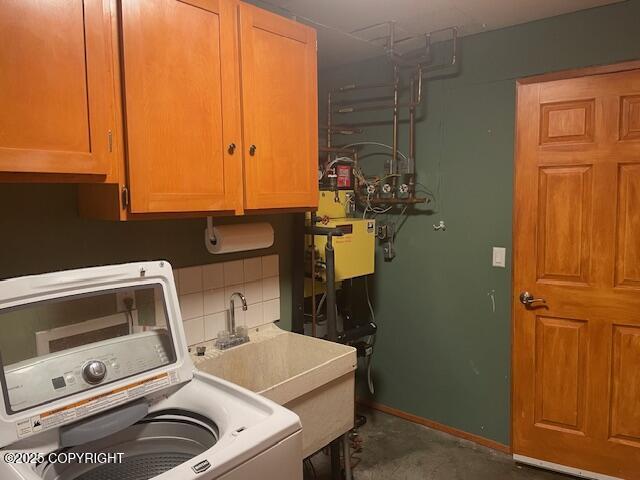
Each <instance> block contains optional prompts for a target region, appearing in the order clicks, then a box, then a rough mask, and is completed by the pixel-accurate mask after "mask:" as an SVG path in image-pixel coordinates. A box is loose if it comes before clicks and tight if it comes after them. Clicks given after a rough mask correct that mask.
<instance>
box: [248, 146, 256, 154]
mask: <svg viewBox="0 0 640 480" xmlns="http://www.w3.org/2000/svg"><path fill="white" fill-rule="evenodd" d="M255 154H256V146H255V145H251V146H250V147H249V155H251V156H252V157H253V156H254V155H255Z"/></svg>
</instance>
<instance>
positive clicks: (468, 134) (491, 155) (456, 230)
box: [321, 0, 640, 443]
mask: <svg viewBox="0 0 640 480" xmlns="http://www.w3.org/2000/svg"><path fill="white" fill-rule="evenodd" d="M639 22H640V1H639V0H633V1H629V2H624V3H621V4H616V5H613V6H608V7H603V8H598V9H592V10H587V11H583V12H579V13H575V14H570V15H565V16H561V17H555V18H551V19H547V20H543V21H538V22H533V23H529V24H525V25H520V26H516V27H512V28H507V29H502V30H498V31H494V32H487V33H483V34H479V35H474V36H470V37H466V38H464V39H463V41H462V58H461V62H462V66H461V68H462V71H461V74H460V75H459V76H457V77H455V78H449V79H445V80H436V81H431V82H429V84H428V96H427V102H426V109H425V111H424V112H423V115H424V119H423V120H422V121H421V122H420V123H419V124H418V127H417V152H418V154H417V165H418V166H417V171H418V174H419V181H420V182H422V183H424V184H426V185H427V187H428V188H429V189H430V190H431V191H433V192H434V193H435V195H436V197H437V198H436V202H435V206H434V209H435V212H432V213H427V214H425V213H423V214H417V215H411V216H409V218H408V220H407V222H406V223H405V224H404V226H403V227H402V230H401V231H400V233H399V235H398V239H397V257H396V259H395V260H393V262H391V263H384V262H383V261H382V255H381V252H380V250H378V254H379V255H378V258H377V264H376V274H375V276H374V278H373V282H372V284H370V286H372V287H373V288H372V290H373V291H374V296H375V308H376V311H377V319H378V321H379V326H380V333H379V338H378V343H377V345H376V353H375V356H374V369H375V383H376V395H375V400H376V401H378V402H381V403H383V404H386V405H390V406H393V407H396V408H398V409H401V410H404V411H407V412H411V413H413V414H416V415H419V416H422V417H426V418H429V419H432V420H435V421H437V422H441V423H444V424H447V425H450V426H453V427H456V428H459V429H462V430H465V431H468V432H472V433H475V434H479V435H482V436H484V437H488V438H491V439H494V440H496V441H499V442H503V443H509V429H510V413H509V405H510V394H509V392H510V335H511V331H510V328H511V326H510V308H511V304H510V295H511V268H506V269H501V268H493V267H491V247H492V246H503V247H507V252H508V254H507V261H508V262H509V263H510V262H511V216H512V177H513V150H514V118H515V80H516V79H517V78H520V77H524V76H528V75H532V74H539V73H544V72H550V71H556V70H563V69H568V68H574V67H582V66H588V65H595V64H606V63H613V62H617V61H622V60H629V59H637V58H640V27H639V25H640V24H639ZM388 71H389V69H388V67H387V66H386V62H385V61H384V60H373V61H367V62H364V63H361V64H357V65H353V66H349V67H343V68H338V69H333V70H331V71H323V72H322V74H321V86H322V87H323V88H324V89H326V88H328V87H329V86H338V85H342V84H346V83H351V82H352V81H354V80H356V81H363V82H366V81H375V80H376V79H378V78H380V77H381V75H382V76H385V75H386V76H388V75H387V72H388ZM324 101H325V98H324V97H322V96H321V105H322V104H324ZM365 138H366V139H370V140H382V141H387V142H388V141H389V140H390V139H389V135H388V131H386V132H385V131H381V130H372V131H369V132H368V133H367V134H366V135H362V136H360V137H359V138H358V139H365ZM347 140H349V141H351V140H354V137H348V138H347ZM405 145H406V144H402V145H401V147H402V149H403V150H404V151H406V146H405ZM439 220H444V221H445V222H446V225H447V230H446V231H445V232H436V231H434V230H433V227H432V225H433V224H434V223H437V222H438V221H439ZM492 290H493V291H495V299H496V311H495V313H493V312H492V310H491V300H490V298H489V297H488V295H487V294H488V293H489V292H490V291H492Z"/></svg>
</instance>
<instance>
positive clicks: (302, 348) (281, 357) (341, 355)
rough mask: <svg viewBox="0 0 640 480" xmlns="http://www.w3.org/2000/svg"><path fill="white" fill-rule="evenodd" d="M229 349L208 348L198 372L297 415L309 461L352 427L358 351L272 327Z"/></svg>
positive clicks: (254, 331)
mask: <svg viewBox="0 0 640 480" xmlns="http://www.w3.org/2000/svg"><path fill="white" fill-rule="evenodd" d="M249 337H250V339H251V340H250V342H249V343H245V344H243V345H240V346H238V347H234V348H230V349H228V350H223V351H222V350H217V349H216V348H215V347H214V346H213V343H212V342H208V343H207V344H205V345H206V346H207V350H206V353H205V355H204V356H194V357H193V361H194V363H195V364H196V367H197V368H198V369H200V370H202V371H205V372H207V373H210V374H212V375H215V376H217V377H220V378H224V379H225V380H229V381H230V382H233V383H235V384H237V385H240V386H242V387H245V388H247V389H249V390H252V391H254V392H256V393H259V394H260V395H263V396H265V397H267V398H269V399H270V400H273V401H274V402H276V403H278V404H280V405H284V406H285V407H287V408H288V409H289V410H292V411H294V412H295V413H297V414H298V416H299V417H300V421H301V422H302V436H303V454H304V456H305V457H307V456H309V455H311V454H312V453H314V452H316V451H318V450H319V449H320V448H322V447H324V446H325V445H326V444H327V443H329V442H330V441H332V440H334V439H335V438H337V437H339V436H340V435H342V434H343V433H346V432H348V431H349V430H350V429H351V428H353V418H354V382H355V380H354V379H355V369H356V362H357V358H356V349H355V348H353V347H348V346H345V345H340V344H337V343H333V342H327V341H325V340H320V339H318V338H313V337H307V336H304V335H298V334H295V333H291V332H286V331H284V330H282V329H280V328H278V327H277V326H276V325H273V324H270V325H265V326H262V327H259V328H254V329H252V330H250V331H249Z"/></svg>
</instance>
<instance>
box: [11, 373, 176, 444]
mask: <svg viewBox="0 0 640 480" xmlns="http://www.w3.org/2000/svg"><path fill="white" fill-rule="evenodd" d="M179 380H180V379H179V377H178V372H176V371H171V372H166V373H161V374H159V375H155V376H153V377H149V378H146V379H144V380H140V381H138V382H134V383H130V384H128V385H125V386H123V387H119V388H115V389H113V390H110V391H108V392H105V393H103V394H100V395H96V396H94V397H89V398H86V399H84V400H81V401H79V402H76V403H72V404H70V405H66V406H64V407H61V408H57V409H55V410H49V411H48V412H44V413H41V414H40V415H36V416H34V417H31V418H29V419H24V420H20V421H19V422H16V430H17V433H18V438H23V437H27V436H29V435H34V434H36V433H39V432H42V431H45V430H49V429H51V428H56V427H59V426H61V425H64V424H67V423H69V422H72V421H75V420H80V419H81V418H84V417H88V416H90V415H93V414H95V413H98V412H101V411H103V410H106V409H108V408H112V407H115V406H117V405H121V404H123V403H126V402H129V401H131V400H134V399H136V398H140V397H143V396H145V395H147V394H149V393H151V392H155V391H157V390H161V389H163V388H166V387H169V386H171V385H174V384H176V383H178V382H179Z"/></svg>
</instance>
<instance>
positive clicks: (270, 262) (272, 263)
mask: <svg viewBox="0 0 640 480" xmlns="http://www.w3.org/2000/svg"><path fill="white" fill-rule="evenodd" d="M279 271H280V267H279V257H278V255H269V256H266V257H262V278H267V277H275V276H276V275H278V274H279Z"/></svg>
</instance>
